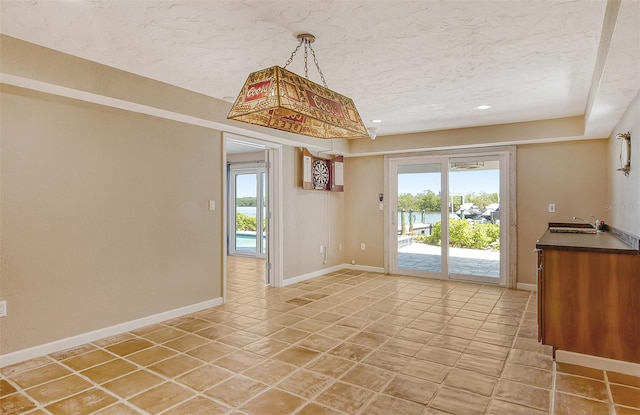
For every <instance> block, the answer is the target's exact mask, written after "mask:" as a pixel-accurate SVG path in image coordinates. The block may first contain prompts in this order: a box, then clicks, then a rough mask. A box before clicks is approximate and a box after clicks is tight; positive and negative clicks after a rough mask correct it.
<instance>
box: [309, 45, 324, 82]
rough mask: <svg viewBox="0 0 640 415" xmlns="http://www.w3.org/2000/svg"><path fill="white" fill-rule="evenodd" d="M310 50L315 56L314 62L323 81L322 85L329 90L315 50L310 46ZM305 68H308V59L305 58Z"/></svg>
mask: <svg viewBox="0 0 640 415" xmlns="http://www.w3.org/2000/svg"><path fill="white" fill-rule="evenodd" d="M309 49H311V54H312V55H313V62H314V63H315V64H316V69H317V70H318V73H319V74H320V79H322V84H323V85H324V87H325V88H327V89H329V87H328V86H327V81H325V80H324V74H323V73H322V70H321V69H320V64H319V63H318V58H316V52H315V51H314V50H313V48H312V47H311V45H309ZM305 67H306V57H305Z"/></svg>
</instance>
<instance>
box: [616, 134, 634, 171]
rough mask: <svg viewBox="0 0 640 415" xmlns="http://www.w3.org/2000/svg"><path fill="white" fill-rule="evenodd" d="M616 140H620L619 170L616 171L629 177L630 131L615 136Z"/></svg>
mask: <svg viewBox="0 0 640 415" xmlns="http://www.w3.org/2000/svg"><path fill="white" fill-rule="evenodd" d="M616 139H618V140H620V168H619V169H618V171H621V172H623V173H624V175H625V176H629V172H630V171H631V131H628V132H626V133H618V134H616Z"/></svg>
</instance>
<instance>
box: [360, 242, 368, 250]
mask: <svg viewBox="0 0 640 415" xmlns="http://www.w3.org/2000/svg"><path fill="white" fill-rule="evenodd" d="M360 249H361V250H363V251H364V250H365V249H367V246H366V245H365V244H364V242H363V243H361V244H360Z"/></svg>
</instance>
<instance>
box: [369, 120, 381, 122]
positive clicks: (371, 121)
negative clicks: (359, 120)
mask: <svg viewBox="0 0 640 415" xmlns="http://www.w3.org/2000/svg"><path fill="white" fill-rule="evenodd" d="M371 122H382V120H371Z"/></svg>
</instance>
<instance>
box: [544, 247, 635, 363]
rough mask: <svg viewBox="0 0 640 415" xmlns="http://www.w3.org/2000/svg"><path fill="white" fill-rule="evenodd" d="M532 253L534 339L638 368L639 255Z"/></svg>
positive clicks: (558, 347) (550, 250) (587, 252)
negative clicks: (534, 263)
mask: <svg viewBox="0 0 640 415" xmlns="http://www.w3.org/2000/svg"><path fill="white" fill-rule="evenodd" d="M537 251H538V337H539V340H540V341H541V342H542V343H543V344H547V345H551V346H553V348H554V352H555V350H556V349H560V350H566V351H571V352H576V353H584V354H589V355H595V356H600V357H606V358H610V359H616V360H624V361H628V362H634V363H640V256H638V255H629V254H616V253H601V252H593V251H580V250H561V249H541V250H537Z"/></svg>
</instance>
